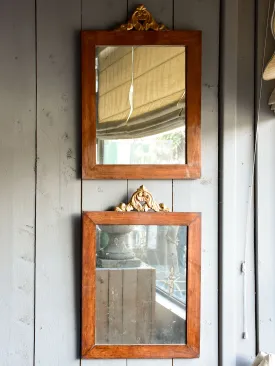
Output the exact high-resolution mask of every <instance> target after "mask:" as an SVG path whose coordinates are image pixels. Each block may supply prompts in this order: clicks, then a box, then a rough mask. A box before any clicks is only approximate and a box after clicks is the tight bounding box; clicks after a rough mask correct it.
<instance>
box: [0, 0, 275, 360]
mask: <svg viewBox="0 0 275 366" xmlns="http://www.w3.org/2000/svg"><path fill="white" fill-rule="evenodd" d="M220 3H221V9H222V12H221V17H220ZM255 3H256V1H250V0H242V1H241V0H221V1H220V0H192V1H191V2H190V1H188V0H146V1H145V0H144V4H145V5H146V6H147V7H148V8H149V10H150V11H151V12H152V13H153V15H154V16H155V18H156V19H157V20H158V21H160V22H162V23H164V24H166V25H168V26H169V27H170V28H175V29H201V30H202V31H203V94H202V178H201V179H200V180H196V181H171V180H164V181H156V180H151V181H142V180H140V181H136V180H135V181H126V180H120V181H115V180H112V181H106V180H104V181H85V182H82V183H81V179H80V160H81V159H80V158H81V157H80V125H81V122H80V62H79V60H80V37H79V31H80V29H81V28H82V29H112V28H113V27H115V26H116V25H117V24H119V23H121V22H124V21H125V20H126V18H127V15H129V14H131V12H132V10H133V9H134V8H135V6H136V5H138V4H139V3H138V2H137V1H135V0H128V1H127V0H100V1H98V2H95V1H92V0H82V1H81V0H69V1H65V0H58V1H55V0H47V1H46V0H36V1H35V0H27V1H25V2H24V4H23V3H22V1H19V0H2V1H1V2H0V15H1V21H0V30H1V33H0V91H1V93H0V149H1V150H0V152H1V154H0V172H1V183H0V185H1V189H0V218H1V221H0V222H1V224H0V248H1V253H0V266H1V277H0V320H1V327H0V344H1V347H0V365H2V364H3V365H4V366H9V365H12V366H14V365H16V366H17V365H18V366H21V365H23V366H31V365H42V366H43V365H45V366H57V365H62V366H63V365H64V366H76V365H81V364H82V365H88V366H89V365H91V366H100V365H101V366H126V365H127V366H135V365H141V366H153V365H155V364H158V365H159V366H172V365H174V366H181V365H189V364H190V365H211V366H220V365H222V366H228V365H230V366H231V365H232V366H233V365H238V366H241V365H242V366H244V365H249V362H250V361H251V358H252V357H253V356H254V354H255V352H256V343H259V346H260V348H261V349H263V350H266V351H273V352H275V349H274V344H275V342H274V341H275V333H274V327H273V324H274V319H275V314H274V308H275V298H274V293H273V292H272V291H269V288H268V285H267V284H269V286H271V287H272V288H273V287H274V283H273V282H274V279H273V277H272V275H270V273H271V271H272V269H273V266H272V261H273V260H274V250H273V249H272V248H273V245H272V243H273V240H272V239H273V237H274V229H273V226H274V225H272V217H273V216H274V215H273V213H274V212H273V211H274V209H273V207H274V205H273V204H271V203H272V199H273V196H274V194H273V187H274V184H273V183H274V174H273V170H272V162H273V161H272V158H273V157H274V156H275V151H274V145H275V144H274V136H275V135H274V133H275V131H273V129H274V127H273V122H274V120H273V118H274V115H272V114H271V112H269V110H268V108H267V107H266V101H267V99H268V96H269V93H270V91H271V89H272V88H273V84H272V82H271V83H269V84H268V83H267V84H264V90H263V98H262V105H261V110H260V119H261V123H260V126H259V151H258V181H257V191H258V197H257V198H258V199H257V204H258V213H259V217H258V245H257V253H256V254H258V257H257V258H258V262H257V267H256V269H257V273H258V286H257V290H258V291H257V299H258V322H257V323H256V322H255V294H254V292H255V269H254V258H255V253H254V242H253V230H254V228H253V223H252V224H251V225H249V227H248V229H249V244H248V262H247V265H248V268H247V272H248V276H247V304H248V306H247V319H248V335H249V338H248V339H247V340H243V339H242V338H241V333H242V330H243V329H242V319H243V318H242V315H243V307H242V293H243V278H242V275H241V274H240V263H241V261H242V260H243V259H244V256H243V252H244V240H245V229H246V214H247V200H248V187H249V184H250V175H251V162H252V152H253V128H254V125H253V124H254V91H253V86H254V58H253V55H254V47H255V42H254V29H255V28H254V27H255V22H254V21H255V19H254V15H255V13H254V11H255V9H254V6H255V5H254V4H255ZM268 4H269V0H261V2H258V9H257V10H258V11H257V13H258V33H257V40H258V55H259V57H258V60H257V62H258V65H257V70H258V79H259V76H260V66H259V64H260V55H261V54H262V50H263V44H264V32H265V26H266V23H265V21H266V18H265V17H266V13H267V9H268ZM220 22H221V28H222V38H221V43H220V50H221V69H220V74H219V33H220V31H219V27H220ZM272 52H273V41H272V39H271V37H270V34H269V37H268V49H267V54H266V57H267V59H268V57H270V55H271V54H272ZM219 77H220V91H221V95H220V96H221V97H220V102H221V105H220V106H221V111H220V121H219V118H218V116H219V113H218V90H219V89H218V86H219V84H218V83H219ZM258 89H259V83H258ZM36 108H37V111H36ZM36 124H37V126H36ZM219 126H220V127H219ZM219 128H220V130H219ZM219 131H220V136H219V141H218V132H219ZM218 142H219V144H218ZM218 153H219V154H220V158H221V161H220V163H221V164H220V169H221V171H220V172H219V171H218V169H219V164H218ZM36 154H37V174H36V175H35V158H36ZM219 174H220V178H221V181H220V188H221V190H220V197H219V199H218V175H219ZM141 184H145V185H146V186H147V187H148V188H149V189H150V190H151V191H152V192H153V194H154V196H155V197H156V199H157V200H158V201H163V202H165V203H166V204H167V205H168V206H170V207H172V208H173V209H174V211H188V210H191V211H201V212H202V213H203V236H202V237H203V243H202V323H201V357H200V359H197V360H171V359H167V360H123V359H122V360H85V361H81V360H80V358H79V345H80V281H81V278H80V269H81V256H80V253H81V220H80V218H81V209H83V210H106V209H109V208H110V207H112V206H114V205H116V204H117V203H118V202H120V201H125V200H126V199H127V196H128V197H129V196H130V195H131V194H132V192H133V191H134V190H135V189H136V188H137V187H138V186H139V185H141ZM219 200H220V202H219ZM218 204H220V207H221V209H220V216H218V213H219V212H218ZM218 220H219V226H218ZM35 224H36V225H35ZM218 228H219V230H220V242H219V246H218ZM267 278H268V282H267V281H266V279H267ZM218 289H219V290H220V296H219V298H218ZM218 300H219V301H218ZM218 306H219V309H218ZM218 310H219V311H220V318H219V319H218ZM34 319H35V321H34ZM256 326H257V327H258V330H259V332H258V333H257V334H256V332H255V328H256Z"/></svg>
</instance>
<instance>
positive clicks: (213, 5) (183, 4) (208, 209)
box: [173, 0, 219, 366]
mask: <svg viewBox="0 0 275 366" xmlns="http://www.w3.org/2000/svg"><path fill="white" fill-rule="evenodd" d="M174 22H175V29H198V30H201V31H202V134H201V136H202V177H201V179H198V180H194V181H178V180H176V181H174V211H198V212H202V275H201V277H202V285H201V289H202V292H201V352H200V358H199V359H196V360H193V361H192V364H194V365H216V366H217V365H218V294H217V289H218V266H217V251H218V246H217V232H218V212H217V211H218V209H217V208H218V69H219V1H218V0H211V1H209V0H207V1H199V0H194V1H192V2H190V1H188V0H175V13H174ZM173 362H174V366H181V365H185V364H186V365H187V364H188V361H187V360H181V359H174V361H173Z"/></svg>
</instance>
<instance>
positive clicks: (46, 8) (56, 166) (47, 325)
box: [35, 0, 81, 366]
mask: <svg viewBox="0 0 275 366" xmlns="http://www.w3.org/2000/svg"><path fill="white" fill-rule="evenodd" d="M80 5H81V4H80V2H78V1H75V0H66V1H65V0H59V1H55V0H47V1H44V0H38V1H37V191H36V197H37V204H36V298H35V315H36V320H35V363H36V364H37V365H41V366H49V365H51V366H58V365H64V366H65V365H66V366H72V365H74V366H76V365H79V364H80V360H79V343H80V335H79V330H80V318H79V314H80V306H79V305H80V283H81V282H80V281H81V278H80V252H81V230H80V227H81V221H80V215H81V180H80V177H79V175H78V174H79V171H80V169H79V164H80V157H79V151H80V144H79V137H80V113H79V112H80V93H79V90H80V84H79V64H80V63H79V52H80V49H79V29H80V27H81V6H80Z"/></svg>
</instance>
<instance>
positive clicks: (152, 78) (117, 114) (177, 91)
mask: <svg viewBox="0 0 275 366" xmlns="http://www.w3.org/2000/svg"><path fill="white" fill-rule="evenodd" d="M98 59H99V62H98V65H99V66H98V67H99V69H98V78H99V90H98V124H97V137H98V138H100V139H123V138H130V137H144V136H149V135H154V134H157V133H160V132H166V131H170V130H172V129H175V128H177V127H182V126H183V125H184V113H183V112H184V106H185V48H184V47H170V46H167V47H163V46H162V47H157V46H154V47H153V46H149V47H145V46H143V47H135V48H134V57H133V59H134V61H133V65H132V47H106V48H104V49H102V50H101V51H100V52H99V55H98ZM132 66H133V68H132ZM132 70H133V74H134V75H133V80H134V94H133V112H132V114H131V117H130V119H129V121H128V122H127V123H126V121H127V117H128V115H129V112H130V104H129V90H130V86H131V82H132Z"/></svg>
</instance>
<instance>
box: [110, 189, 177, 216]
mask: <svg viewBox="0 0 275 366" xmlns="http://www.w3.org/2000/svg"><path fill="white" fill-rule="evenodd" d="M134 210H136V211H139V212H147V211H149V210H153V211H156V212H161V211H163V212H170V210H169V208H168V207H167V206H165V204H164V203H160V204H158V203H156V202H155V200H154V199H153V196H152V194H151V193H150V192H149V191H148V189H147V188H145V187H144V186H140V187H139V188H138V189H137V190H136V192H135V193H134V194H133V195H132V197H131V199H130V202H129V203H127V204H126V203H121V204H120V205H119V206H117V207H116V208H115V211H122V212H127V211H134Z"/></svg>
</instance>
